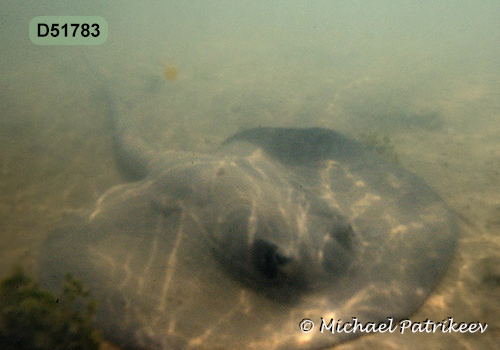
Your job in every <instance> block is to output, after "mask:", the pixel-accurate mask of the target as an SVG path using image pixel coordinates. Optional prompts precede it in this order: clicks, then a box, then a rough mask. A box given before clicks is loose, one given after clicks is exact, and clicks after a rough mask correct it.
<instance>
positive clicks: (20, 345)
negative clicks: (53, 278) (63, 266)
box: [0, 269, 101, 350]
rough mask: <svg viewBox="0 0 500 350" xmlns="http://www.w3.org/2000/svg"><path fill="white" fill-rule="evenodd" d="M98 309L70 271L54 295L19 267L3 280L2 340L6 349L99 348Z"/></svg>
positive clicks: (0, 305)
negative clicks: (59, 291)
mask: <svg viewBox="0 0 500 350" xmlns="http://www.w3.org/2000/svg"><path fill="white" fill-rule="evenodd" d="M95 311H96V302H95V301H93V300H90V292H89V291H88V290H87V289H86V288H84V286H83V284H82V283H81V282H79V281H77V280H75V279H73V278H72V277H71V275H69V274H68V275H67V276H66V278H65V281H64V284H63V286H62V290H61V293H60V295H59V296H55V295H53V294H51V293H49V292H47V291H45V290H42V288H41V287H40V285H39V284H38V283H36V282H35V281H33V280H31V279H30V278H29V277H28V276H26V275H25V274H24V272H23V271H22V270H21V269H16V271H15V272H14V273H13V274H12V275H11V276H10V277H9V278H7V279H5V280H4V281H2V283H1V284H0V344H1V345H2V349H4V350H14V349H15V350H18V349H26V350H31V349H33V350H34V349H37V350H45V349H47V350H49V349H50V350H59V349H61V350H62V349H65V350H91V349H95V350H97V349H99V346H100V343H101V335H100V332H99V331H98V330H96V329H95V328H93V326H92V324H91V323H92V319H93V317H94V314H95Z"/></svg>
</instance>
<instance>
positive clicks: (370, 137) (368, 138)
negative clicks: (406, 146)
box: [360, 131, 399, 164]
mask: <svg viewBox="0 0 500 350" xmlns="http://www.w3.org/2000/svg"><path fill="white" fill-rule="evenodd" d="M360 141H361V143H363V144H364V145H365V147H367V148H368V149H370V150H372V151H375V152H376V153H378V154H379V155H381V156H382V157H384V158H385V159H386V160H388V161H389V162H391V163H395V164H398V163H399V157H398V154H397V152H396V149H395V147H394V145H393V143H392V141H391V139H390V138H389V136H388V135H380V134H378V133H376V132H373V131H372V132H369V133H363V134H361V135H360Z"/></svg>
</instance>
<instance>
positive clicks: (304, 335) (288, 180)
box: [39, 98, 457, 350]
mask: <svg viewBox="0 0 500 350" xmlns="http://www.w3.org/2000/svg"><path fill="white" fill-rule="evenodd" d="M110 106H111V109H110V110H111V111H110V115H111V118H112V120H113V124H114V134H115V137H114V145H115V150H116V154H117V156H118V164H119V166H120V168H121V169H122V171H124V173H125V174H126V175H127V178H129V179H133V181H130V182H127V183H124V184H120V185H117V186H115V187H113V188H111V189H109V190H108V191H107V192H106V193H104V194H103V195H102V196H101V197H100V198H99V200H98V201H97V203H96V205H95V208H93V209H92V210H91V211H89V213H90V214H89V215H88V216H87V217H83V218H81V219H80V220H78V221H76V222H73V223H71V224H67V225H64V226H63V227H61V228H59V229H56V230H55V231H53V232H52V233H51V234H50V235H49V237H48V239H47V240H46V242H45V243H44V245H43V247H42V250H41V259H40V264H39V270H40V279H41V281H42V282H43V284H44V285H46V286H48V287H50V288H52V289H57V288H58V287H59V286H60V284H61V282H62V280H63V279H64V276H65V275H66V274H67V273H71V274H72V275H73V276H74V277H75V278H76V279H79V280H81V281H83V282H84V283H85V284H86V285H87V286H88V287H89V289H90V290H91V292H92V295H93V296H94V298H95V299H96V300H97V302H98V310H99V311H98V313H97V315H96V323H97V325H98V326H99V327H100V328H101V329H102V330H103V332H104V335H105V337H106V338H107V339H109V340H111V341H113V342H114V343H116V344H118V345H120V346H121V347H123V348H124V349H148V350H159V349H162V350H165V349H218V350H221V349H292V350H293V349H321V348H325V347H328V346H332V345H335V344H338V343H341V342H344V341H346V340H349V339H352V338H354V337H357V336H359V335H361V334H365V333H363V332H361V331H359V329H358V331H357V332H347V331H345V332H341V331H338V329H335V327H333V324H334V323H332V322H335V324H345V323H346V322H351V323H352V322H354V320H353V318H355V319H356V320H357V322H359V323H361V324H364V325H367V324H369V323H374V324H376V325H379V324H383V323H386V324H387V323H388V324H390V323H391V322H393V321H394V322H396V321H398V320H401V319H404V318H406V317H408V316H409V315H410V314H411V313H412V312H414V311H415V310H416V309H417V308H418V307H419V306H420V305H421V304H422V303H423V301H424V300H425V299H426V297H427V296H428V295H429V293H430V292H431V290H432V289H433V287H434V286H435V285H436V284H437V282H438V280H439V277H440V276H441V275H442V274H443V271H444V270H445V268H446V266H447V264H448V262H449V260H450V258H451V256H452V254H453V250H454V245H455V240H456V233H457V230H456V227H455V219H454V216H453V213H452V212H451V210H450V209H449V208H448V207H447V205H446V204H445V203H444V202H443V200H442V199H441V198H440V197H439V195H438V194H436V192H435V191H434V190H432V189H431V188H430V187H429V186H428V185H426V183H424V181H422V180H421V179H420V178H419V177H417V176H416V175H414V174H413V173H411V172H409V171H407V170H405V169H404V168H402V167H401V166H399V165H396V164H393V163H391V162H388V161H386V160H384V159H383V158H382V157H380V156H379V155H378V154H376V153H374V152H372V151H370V150H368V149H367V148H365V147H364V146H363V145H362V144H360V143H358V142H356V141H354V140H352V139H351V138H349V137H347V136H345V135H343V134H341V133H338V132H335V131H332V130H327V129H322V128H308V129H296V128H271V127H260V128H255V129H250V130H246V131H242V132H239V133H237V134H235V135H233V136H231V137H229V138H228V139H227V140H226V141H225V142H224V143H223V144H222V146H221V147H220V148H219V149H218V150H217V151H216V152H214V153H212V154H199V153H194V152H181V151H161V152H160V151H154V150H153V149H151V148H150V147H149V146H148V145H147V144H146V143H145V142H144V141H142V140H141V138H140V137H138V136H137V135H136V133H135V132H134V131H133V128H131V127H130V126H129V124H128V123H127V122H126V118H125V117H126V116H127V114H128V113H129V112H128V111H127V107H126V104H125V103H124V102H123V100H121V99H119V98H112V99H110ZM303 320H305V321H303ZM391 320H392V321H391ZM347 330H348V329H347Z"/></svg>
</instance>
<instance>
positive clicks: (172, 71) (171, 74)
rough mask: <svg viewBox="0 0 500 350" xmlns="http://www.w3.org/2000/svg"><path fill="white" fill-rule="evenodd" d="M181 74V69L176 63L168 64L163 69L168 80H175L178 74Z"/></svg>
mask: <svg viewBox="0 0 500 350" xmlns="http://www.w3.org/2000/svg"><path fill="white" fill-rule="evenodd" d="M178 74H179V70H178V69H177V66H176V65H175V64H166V65H165V70H164V71H163V76H164V77H165V79H166V80H175V79H177V75H178Z"/></svg>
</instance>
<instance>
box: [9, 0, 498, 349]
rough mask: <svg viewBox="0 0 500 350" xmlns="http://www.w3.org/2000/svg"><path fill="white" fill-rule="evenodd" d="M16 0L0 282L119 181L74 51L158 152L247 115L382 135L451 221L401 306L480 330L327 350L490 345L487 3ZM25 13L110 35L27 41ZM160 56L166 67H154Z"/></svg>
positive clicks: (492, 177) (420, 316) (492, 146)
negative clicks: (66, 1)
mask: <svg viewBox="0 0 500 350" xmlns="http://www.w3.org/2000/svg"><path fill="white" fill-rule="evenodd" d="M287 3H288V2H287ZM27 4H29V6H25V7H22V8H20V7H19V6H18V5H17V2H14V1H9V2H8V4H6V5H3V6H2V14H1V20H2V23H4V25H3V26H2V27H3V28H4V30H3V32H2V34H1V35H2V37H1V41H0V45H1V48H2V50H1V53H0V66H1V67H2V70H1V71H0V111H1V113H0V146H1V147H0V278H4V277H6V276H7V275H8V274H9V272H10V271H11V267H12V266H13V265H15V264H21V265H23V266H25V267H26V269H27V270H28V271H30V272H31V273H34V272H35V269H36V261H37V250H38V247H39V246H40V244H41V243H42V241H43V240H44V238H45V237H46V235H47V234H48V232H49V231H50V230H51V229H53V228H54V227H56V226H57V225H59V224H60V222H61V221H64V220H71V218H72V217H73V216H75V215H79V214H82V213H84V212H85V211H86V210H88V209H89V208H90V207H91V206H92V204H93V203H94V202H95V200H96V199H97V198H98V197H99V195H100V194H102V193H103V191H105V190H106V189H107V188H109V187H110V186H112V185H114V184H116V183H119V182H120V181H121V178H120V176H119V174H118V173H117V171H116V169H115V167H114V162H113V158H112V149H111V135H110V130H109V127H108V126H107V122H106V116H105V108H106V106H105V104H104V101H102V99H100V96H99V95H100V87H99V82H98V80H97V79H96V78H95V76H93V75H92V73H91V72H90V70H89V68H88V66H87V65H86V63H85V62H87V61H88V62H91V64H93V65H95V66H96V67H98V68H99V69H100V70H101V71H102V72H103V74H104V75H105V76H107V77H110V78H111V79H112V80H111V81H112V84H113V88H114V89H115V90H116V91H118V92H119V93H120V94H123V95H125V96H128V98H129V100H130V101H131V102H132V105H131V110H132V111H133V113H132V115H133V118H135V120H136V122H137V126H138V129H139V130H140V132H141V133H142V134H143V135H144V137H145V138H146V139H148V140H149V141H150V142H151V143H153V144H155V145H156V146H157V147H161V148H168V149H182V150H193V151H197V152H210V151H213V150H214V149H215V148H216V147H217V146H218V145H219V144H220V142H221V141H222V140H223V139H224V138H225V137H227V136H229V135H231V134H232V133H234V132H235V131H238V130H241V129H244V128H248V127H254V126H258V125H266V126H296V127H305V126H322V127H328V128H332V129H336V130H340V131H342V132H345V133H347V134H350V135H352V136H355V137H357V136H359V135H360V134H362V133H369V132H375V133H379V134H381V135H389V137H390V139H391V142H392V144H394V145H395V149H396V152H397V153H398V156H399V160H400V162H401V163H402V164H403V165H404V166H405V167H407V168H409V169H410V170H412V171H414V172H415V173H417V174H418V175H419V176H421V177H422V178H423V179H425V180H426V181H427V182H428V183H429V184H430V185H431V186H432V187H434V188H435V189H436V190H437V191H438V192H439V193H440V194H441V195H442V197H443V198H444V199H445V200H446V201H447V202H448V203H449V205H450V206H451V207H452V208H453V209H454V210H455V211H456V212H457V214H458V216H459V226H460V231H461V232H460V239H459V244H458V249H457V253H456V257H455V259H454V261H453V263H452V264H451V266H450V268H449V270H448V273H447V274H446V276H445V277H444V278H443V280H442V283H441V284H440V285H439V286H438V287H437V289H436V291H435V292H434V293H433V294H432V295H431V297H430V298H429V299H428V300H427V302H426V303H425V304H424V305H423V307H422V308H421V309H420V310H419V311H418V312H417V313H416V314H415V315H413V317H412V319H413V320H416V321H424V320H426V319H430V320H434V321H436V322H438V321H442V320H443V319H447V318H448V317H453V318H454V319H455V320H456V321H457V322H482V323H484V322H486V323H487V324H488V328H487V330H486V332H485V333H483V334H478V333H474V334H470V333H466V334H460V333H453V334H442V333H435V334H432V333H431V334H427V333H423V334H422V333H416V334H405V335H401V334H378V335H373V336H365V337H362V338H360V339H359V340H356V341H353V342H350V343H347V344H344V345H342V346H340V347H339V348H340V349H374V348H376V349H386V348H391V347H392V348H398V349H415V348H422V349H424V348H435V349H470V348H474V349H488V348H496V347H497V345H496V344H497V339H498V337H499V336H500V333H499V329H500V328H499V326H500V316H498V315H500V298H498V295H499V293H500V282H499V280H500V253H499V252H500V239H499V237H500V136H499V135H500V69H499V67H500V58H499V57H500V52H499V51H498V48H499V47H500V7H499V5H498V4H497V3H496V2H494V1H491V2H487V1H484V2H481V3H480V4H479V3H476V2H459V3H456V2H450V3H449V4H448V3H446V2H440V3H439V5H436V4H434V2H425V1H424V2H418V3H417V2H398V3H395V2H386V1H374V2H370V4H369V5H368V4H366V3H365V2H356V1H355V2H348V1H344V2H328V3H326V2H311V3H309V2H302V1H296V2H289V4H288V5H285V4H284V2H283V3H281V2H263V1H262V2H261V1H257V2H253V3H252V5H248V4H236V3H232V2H231V3H230V2H223V1H220V2H219V1H216V2H210V3H209V2H192V3H190V5H189V6H188V5H185V4H184V3H183V2H180V1H171V2H168V1H167V2H165V3H162V4H156V3H155V4H144V3H141V4H140V5H139V3H137V4H134V3H129V2H125V3H123V2H120V5H118V4H112V3H109V4H102V5H99V4H97V2H96V4H89V5H88V8H87V7H85V6H84V5H81V7H80V8H71V7H70V5H63V4H56V3H54V2H51V3H50V4H47V3H44V2H27ZM4 9H5V10H4ZM41 13H43V14H47V15H58V14H63V13H64V14H75V15H76V14H79V15H91V14H92V15H100V16H103V17H105V18H106V19H107V20H108V23H109V25H110V37H109V39H108V42H107V43H106V44H104V45H102V46H99V47H83V48H82V47H41V46H35V45H33V44H31V43H30V42H29V39H28V37H27V28H28V23H29V20H30V19H31V18H32V17H34V16H36V15H39V14H41ZM172 66H174V67H175V68H176V70H177V75H176V76H175V77H174V78H173V79H170V78H169V79H166V77H165V69H167V68H168V67H172ZM167 78H168V77H167Z"/></svg>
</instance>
